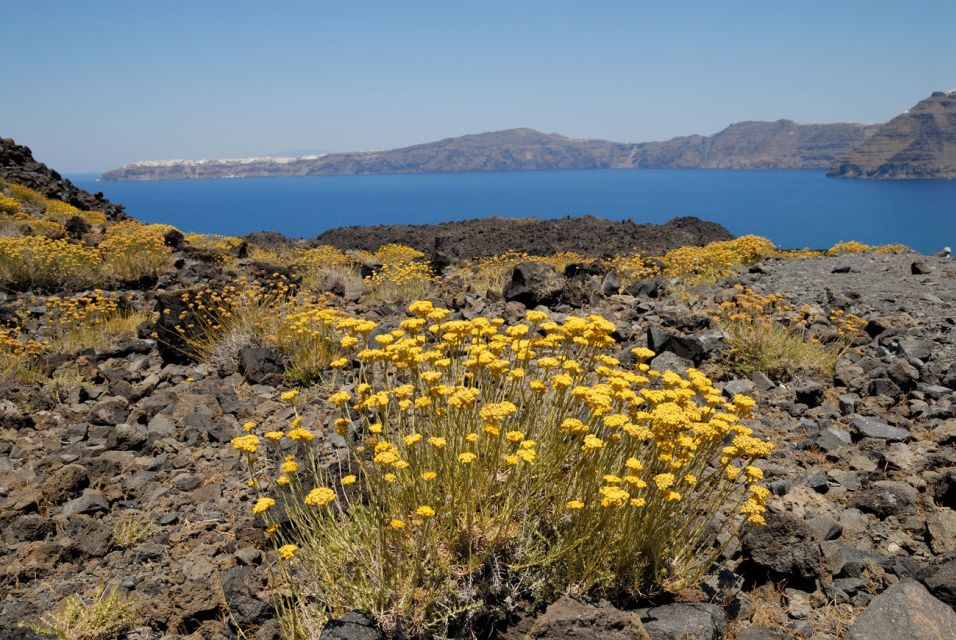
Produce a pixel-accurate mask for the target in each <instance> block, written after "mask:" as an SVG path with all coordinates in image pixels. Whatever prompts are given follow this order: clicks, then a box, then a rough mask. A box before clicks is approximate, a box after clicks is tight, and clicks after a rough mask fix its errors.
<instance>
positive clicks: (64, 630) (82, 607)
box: [24, 588, 138, 640]
mask: <svg viewBox="0 0 956 640" xmlns="http://www.w3.org/2000/svg"><path fill="white" fill-rule="evenodd" d="M137 620H138V616H137V611H136V604H135V603H134V602H133V600H132V599H129V598H126V597H124V596H121V595H120V594H119V593H117V591H116V589H105V588H101V589H100V590H99V593H97V594H96V596H95V597H94V598H93V600H92V601H91V602H86V601H84V600H83V598H81V597H80V596H79V595H77V594H74V595H72V596H70V597H68V598H67V599H66V600H64V601H63V602H62V603H61V604H60V606H59V607H57V608H56V609H54V610H53V611H51V612H49V613H47V614H46V615H44V616H42V617H41V618H40V621H39V623H37V624H25V625H24V626H25V627H27V628H29V629H31V630H32V631H34V632H35V633H42V634H46V635H51V636H55V637H56V638H59V640H113V639H114V638H117V637H118V636H119V635H120V634H121V633H123V632H124V631H126V630H128V629H130V628H132V627H133V626H134V625H135V624H136V622H137Z"/></svg>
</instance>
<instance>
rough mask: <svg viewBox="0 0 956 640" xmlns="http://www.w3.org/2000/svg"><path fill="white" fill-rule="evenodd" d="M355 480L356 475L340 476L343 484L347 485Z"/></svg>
mask: <svg viewBox="0 0 956 640" xmlns="http://www.w3.org/2000/svg"><path fill="white" fill-rule="evenodd" d="M356 480H358V478H356V477H355V476H353V475H347V476H343V477H342V484H344V485H345V486H348V485H350V484H355V481H356Z"/></svg>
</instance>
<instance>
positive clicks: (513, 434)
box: [505, 431, 524, 442]
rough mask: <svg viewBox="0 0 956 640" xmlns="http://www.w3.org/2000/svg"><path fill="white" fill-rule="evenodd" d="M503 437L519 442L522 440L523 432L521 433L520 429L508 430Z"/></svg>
mask: <svg viewBox="0 0 956 640" xmlns="http://www.w3.org/2000/svg"><path fill="white" fill-rule="evenodd" d="M505 438H507V439H508V440H510V441H511V442H521V441H522V440H524V434H523V433H521V432H520V431H509V432H508V433H506V434H505Z"/></svg>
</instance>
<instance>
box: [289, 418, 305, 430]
mask: <svg viewBox="0 0 956 640" xmlns="http://www.w3.org/2000/svg"><path fill="white" fill-rule="evenodd" d="M300 424H302V416H296V417H294V418H292V422H290V423H289V428H290V429H295V428H296V427H298V426H299V425H300Z"/></svg>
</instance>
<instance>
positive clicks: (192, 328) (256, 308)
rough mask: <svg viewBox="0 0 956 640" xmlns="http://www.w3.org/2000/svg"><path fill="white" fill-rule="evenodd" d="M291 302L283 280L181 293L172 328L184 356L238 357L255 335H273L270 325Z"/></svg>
mask: <svg viewBox="0 0 956 640" xmlns="http://www.w3.org/2000/svg"><path fill="white" fill-rule="evenodd" d="M290 299H291V289H290V287H289V285H288V283H286V282H285V280H284V279H282V278H278V279H277V280H276V281H275V282H272V283H268V284H260V283H258V282H255V281H250V280H249V279H247V278H240V279H239V280H237V281H236V284H228V285H225V286H223V287H221V288H219V289H209V288H207V289H201V290H199V291H196V292H184V293H183V294H181V296H180V302H181V303H182V306H183V309H182V311H181V312H180V313H179V316H178V317H176V318H175V324H174V325H173V328H174V331H175V332H176V334H178V336H179V338H180V339H181V341H182V343H183V344H184V345H185V346H184V350H185V351H186V353H185V355H187V356H190V357H195V358H197V359H199V360H213V361H217V360H219V359H220V358H222V357H232V356H234V355H236V353H237V352H238V350H239V349H240V348H242V347H244V346H246V345H248V344H249V343H250V342H251V341H252V340H253V339H254V336H256V335H258V334H262V333H266V334H268V333H270V331H271V329H270V328H269V327H270V323H274V322H276V321H277V319H279V318H281V317H282V316H283V315H284V313H285V312H284V307H285V306H286V305H287V304H288V303H289V300H290ZM168 312H169V311H168V310H166V311H164V313H168Z"/></svg>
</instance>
